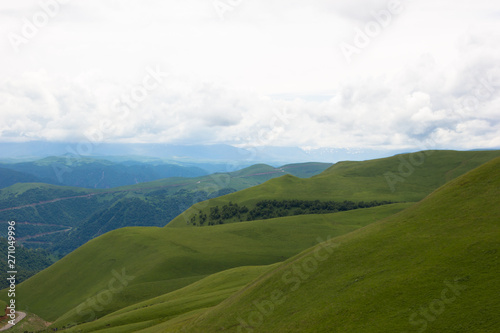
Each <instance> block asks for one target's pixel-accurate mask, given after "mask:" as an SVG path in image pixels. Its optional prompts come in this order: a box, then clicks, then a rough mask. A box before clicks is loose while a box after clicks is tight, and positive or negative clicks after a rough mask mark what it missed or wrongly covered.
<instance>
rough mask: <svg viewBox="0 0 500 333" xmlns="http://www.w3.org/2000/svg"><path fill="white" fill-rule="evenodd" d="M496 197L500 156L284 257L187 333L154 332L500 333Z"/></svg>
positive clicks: (499, 207) (499, 210)
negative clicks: (382, 215)
mask: <svg viewBox="0 0 500 333" xmlns="http://www.w3.org/2000/svg"><path fill="white" fill-rule="evenodd" d="M499 198H500V158H497V159H495V160H494V161H492V162H489V163H487V164H485V165H484V166H481V167H479V168H478V169H476V170H473V171H471V172H470V173H468V174H466V175H464V176H462V177H460V178H458V179H456V180H454V181H452V182H451V183H449V184H447V185H445V186H443V187H441V188H439V189H438V190H436V191H435V192H434V193H432V194H431V195H429V196H428V197H427V198H425V199H424V200H422V201H421V202H419V203H418V204H416V205H414V206H411V207H409V208H408V209H406V210H405V211H403V212H400V213H398V214H395V215H393V216H391V217H388V218H387V219H385V220H383V221H380V222H377V223H373V224H371V225H369V226H367V227H365V228H362V229H359V230H357V231H355V232H352V233H349V234H346V235H343V236H340V237H337V238H335V239H333V240H332V241H330V242H329V243H328V244H326V243H324V244H320V245H318V246H316V247H313V248H310V249H308V250H306V251H304V252H302V253H301V254H299V255H297V256H295V257H294V258H291V259H289V260H287V261H286V262H285V263H283V264H281V265H280V266H278V267H277V268H275V269H274V270H273V271H272V272H270V273H269V274H267V275H266V276H263V277H261V278H260V279H258V280H256V281H254V282H253V283H251V284H250V285H248V286H247V287H245V288H244V289H242V290H241V291H240V292H238V293H236V294H235V295H233V296H232V297H230V298H228V299H227V300H225V301H224V302H222V303H221V304H219V305H218V306H216V307H213V308H211V309H208V310H207V311H204V312H201V313H198V314H197V315H196V316H194V318H193V317H192V318H191V320H188V321H187V322H184V323H183V325H181V326H183V327H182V328H183V329H182V330H180V327H179V326H175V325H169V324H168V323H166V324H164V325H163V326H157V327H156V328H152V329H151V331H154V329H156V331H162V332H177V331H179V332H180V331H182V332H314V333H317V332H424V331H428V332H498V327H500V317H499V316H498V313H500V302H499V298H498V296H499V295H500V286H499V285H498V276H499V274H500V257H499V251H500V221H499V216H500V202H499ZM327 245H334V246H331V247H329V249H328V250H327V249H326V248H325V246H327ZM315 251H319V252H318V253H319V254H320V257H317V256H316V252H315ZM318 258H320V259H321V260H320V259H318ZM450 285H451V286H453V287H452V288H451V287H450ZM273 295H274V296H273ZM443 300H444V301H443ZM256 304H258V305H259V306H260V307H261V313H259V310H258V307H257V306H256ZM262 313H264V314H262Z"/></svg>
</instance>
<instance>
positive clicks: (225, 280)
mask: <svg viewBox="0 0 500 333" xmlns="http://www.w3.org/2000/svg"><path fill="white" fill-rule="evenodd" d="M274 266H276V264H274V265H269V266H246V267H238V268H233V269H230V270H227V271H223V272H220V273H215V274H212V275H210V276H208V277H206V278H204V279H202V280H200V281H198V282H195V283H193V284H191V285H189V286H187V287H184V288H182V289H179V290H176V291H173V292H171V293H168V294H165V295H161V296H158V297H155V298H152V299H149V300H146V301H143V302H140V303H137V304H133V305H131V306H128V307H126V308H123V309H120V310H118V311H116V312H113V313H111V314H109V315H106V316H104V317H102V318H100V319H98V320H96V321H93V322H90V323H87V324H82V325H79V326H78V327H77V328H75V329H74V330H75V331H78V332H93V331H97V330H107V329H110V330H119V331H120V332H122V333H125V332H134V331H135V330H136V329H137V327H138V326H139V325H141V326H143V327H149V326H154V325H155V324H159V323H162V322H165V321H168V320H171V319H175V318H178V317H179V316H180V315H184V314H187V313H190V312H192V311H196V310H200V309H206V308H209V307H212V306H214V305H217V304H219V303H220V302H222V301H223V300H224V299H226V298H228V297H229V296H231V295H232V294H234V293H235V292H236V291H238V290H239V289H241V288H242V287H243V286H244V285H246V284H247V283H250V282H251V281H252V280H254V279H256V278H257V277H258V276H259V275H261V274H262V273H264V272H267V271H269V270H270V269H271V268H272V267H274ZM65 317H66V318H65ZM65 317H63V318H60V319H59V320H58V321H57V322H55V323H54V325H53V326H54V327H61V326H62V325H64V324H65V323H66V322H67V316H65ZM110 327H111V328H110Z"/></svg>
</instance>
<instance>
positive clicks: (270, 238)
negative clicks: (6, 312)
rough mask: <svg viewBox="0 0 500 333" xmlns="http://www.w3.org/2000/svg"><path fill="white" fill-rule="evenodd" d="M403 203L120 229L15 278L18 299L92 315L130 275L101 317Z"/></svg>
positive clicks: (49, 310)
mask: <svg viewBox="0 0 500 333" xmlns="http://www.w3.org/2000/svg"><path fill="white" fill-rule="evenodd" d="M405 207H408V204H396V205H387V206H381V207H374V208H368V209H360V210H355V211H349V212H342V213H335V214H327V215H310V216H308V217H307V218H304V217H300V218H299V217H288V218H281V219H274V220H266V221H255V222H249V223H238V224H228V225H221V226H214V227H212V228H197V229H170V228H151V227H149V228H139V227H135V228H122V229H118V230H114V231H111V232H109V233H106V234H105V235H103V236H101V237H98V238H96V239H93V240H91V241H90V242H88V243H86V244H85V245H83V246H82V247H80V248H79V249H77V250H76V251H74V252H72V253H70V254H69V255H67V256H66V257H64V258H63V259H61V260H59V261H58V262H56V263H55V264H53V265H52V266H50V267H49V268H47V269H45V270H44V271H42V272H40V273H38V274H37V275H35V276H34V277H32V278H30V279H29V280H27V281H25V282H23V283H21V284H20V285H18V288H17V289H18V293H17V300H18V302H19V306H20V307H21V308H22V307H29V309H30V311H32V312H34V313H35V314H37V315H39V316H40V317H42V318H43V319H45V320H48V321H51V322H52V321H56V320H58V318H60V319H59V320H58V321H57V322H60V323H61V325H64V324H65V323H66V324H67V322H82V321H85V320H89V319H90V318H89V316H88V315H87V314H85V315H84V313H85V311H83V310H84V309H85V307H86V305H85V304H86V302H87V300H88V299H92V298H94V299H95V297H100V296H98V294H99V293H100V292H102V291H103V290H107V288H109V286H108V283H109V281H110V280H111V279H113V278H114V277H115V276H116V275H117V274H118V275H120V276H122V274H123V276H127V277H128V276H130V277H133V279H131V280H130V281H127V282H126V283H127V285H126V288H123V290H122V291H121V292H120V293H116V294H113V297H112V300H111V301H110V302H106V303H107V304H106V305H105V306H103V307H102V308H100V310H101V311H95V315H96V316H97V317H101V316H103V315H106V314H108V313H111V312H114V311H117V310H119V309H122V308H124V307H126V306H130V305H132V304H134V303H137V302H141V301H145V300H147V299H149V298H153V297H157V296H159V295H162V294H165V293H168V292H170V291H173V290H177V289H179V288H181V287H184V286H187V285H189V284H191V283H193V282H195V281H198V280H200V279H202V278H204V277H207V276H208V275H210V274H214V273H217V272H221V271H224V270H227V269H230V268H236V267H241V266H249V265H268V264H272V263H276V262H279V261H283V260H285V259H287V258H289V257H291V256H293V255H295V254H297V253H299V252H300V251H301V250H304V249H306V248H308V247H310V246H312V245H314V244H315V243H317V240H316V239H317V237H325V235H330V236H332V237H334V236H337V235H341V234H344V233H347V232H351V231H353V230H356V229H358V228H360V227H362V226H365V225H367V224H369V223H372V222H375V221H377V220H379V219H381V218H383V217H386V216H389V215H392V214H394V213H395V212H398V211H400V210H402V209H404V208H405ZM115 279H116V278H115ZM2 295H3V297H1V299H5V298H4V297H5V294H2ZM96 295H97V296H96ZM47 299H50V300H51V301H50V302H49V303H47V302H46V300H47ZM78 309H80V311H79V312H78V311H77V310H78ZM61 318H66V320H65V321H63V320H61Z"/></svg>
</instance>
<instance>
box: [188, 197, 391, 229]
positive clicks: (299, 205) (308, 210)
mask: <svg viewBox="0 0 500 333" xmlns="http://www.w3.org/2000/svg"><path fill="white" fill-rule="evenodd" d="M391 203H394V202H393V201H387V200H383V201H377V200H373V201H359V202H354V201H349V200H344V201H332V200H330V201H320V200H261V201H259V202H257V203H256V205H255V207H254V208H252V209H249V208H248V207H247V206H240V205H238V204H237V203H232V202H229V203H228V204H227V205H223V206H222V207H220V206H215V207H210V210H209V212H208V213H204V212H202V211H201V210H200V211H198V213H197V214H195V215H194V216H193V217H191V220H190V223H191V224H192V225H199V226H203V225H216V224H224V223H225V222H227V221H230V222H241V221H255V220H266V219H271V218H276V217H283V216H293V215H304V214H327V213H336V212H342V211H348V210H353V209H359V208H369V207H375V206H381V205H387V204H391Z"/></svg>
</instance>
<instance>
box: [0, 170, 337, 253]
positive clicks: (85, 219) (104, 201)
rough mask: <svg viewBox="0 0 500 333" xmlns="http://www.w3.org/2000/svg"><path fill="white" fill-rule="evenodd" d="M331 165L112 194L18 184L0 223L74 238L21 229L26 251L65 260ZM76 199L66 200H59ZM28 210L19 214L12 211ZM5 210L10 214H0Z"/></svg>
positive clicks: (4, 200)
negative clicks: (130, 231)
mask: <svg viewBox="0 0 500 333" xmlns="http://www.w3.org/2000/svg"><path fill="white" fill-rule="evenodd" d="M329 165H330V164H326V163H304V164H297V165H290V166H286V165H285V166H283V167H281V168H274V167H271V166H269V165H265V164H260V165H254V166H251V167H248V168H245V169H242V170H239V171H235V172H230V173H218V174H214V175H209V176H203V177H196V178H180V177H176V178H168V179H162V180H158V181H154V182H148V183H140V184H137V185H130V186H122V187H118V188H113V189H109V190H104V189H82V188H76V187H63V186H55V185H47V184H38V183H36V184H16V185H13V186H10V187H8V188H5V189H2V190H0V221H2V220H3V221H7V220H15V221H23V222H24V221H27V222H30V223H44V224H56V225H59V229H68V228H67V227H66V226H71V227H73V228H72V229H71V230H70V231H69V232H61V233H53V234H47V235H40V234H44V233H47V232H49V231H51V230H47V229H46V228H42V227H41V226H38V229H40V230H34V229H33V228H31V227H30V228H28V227H27V225H23V226H21V228H20V229H19V230H18V231H19V237H26V236H33V235H37V237H36V238H32V239H26V240H25V241H23V244H24V245H25V246H31V247H44V248H47V249H49V250H51V251H53V252H56V253H58V254H60V255H65V254H67V253H69V252H71V251H72V250H74V249H76V248H77V247H78V246H80V245H82V244H84V243H85V242H87V241H88V240H90V239H92V238H94V237H97V236H99V235H101V234H103V233H105V232H107V231H110V230H114V229H117V228H120V227H125V226H164V225H165V224H167V223H168V222H169V221H170V220H172V219H173V218H174V217H176V216H177V215H179V214H180V213H181V212H182V211H184V210H185V209H187V208H189V207H190V206H191V205H192V204H194V203H197V202H199V201H203V200H206V199H208V198H213V197H217V196H220V195H224V194H228V193H232V192H235V191H237V190H240V189H244V188H248V187H250V186H254V185H257V184H261V183H263V182H265V181H267V180H269V179H271V178H274V177H278V176H281V175H282V174H284V173H288V172H290V173H294V174H297V175H300V174H303V175H310V174H317V173H319V172H321V171H323V170H324V169H326V168H327V167H328V166H329ZM68 197H76V198H72V199H66V200H57V201H54V202H47V201H52V200H54V199H60V198H68ZM42 201H45V203H44V204H41V205H40V204H38V205H34V206H26V207H23V208H20V209H13V210H9V209H10V208H13V207H20V206H25V205H30V204H36V203H40V202H42ZM2 209H7V210H4V211H1V210H2Z"/></svg>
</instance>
